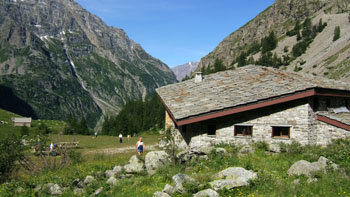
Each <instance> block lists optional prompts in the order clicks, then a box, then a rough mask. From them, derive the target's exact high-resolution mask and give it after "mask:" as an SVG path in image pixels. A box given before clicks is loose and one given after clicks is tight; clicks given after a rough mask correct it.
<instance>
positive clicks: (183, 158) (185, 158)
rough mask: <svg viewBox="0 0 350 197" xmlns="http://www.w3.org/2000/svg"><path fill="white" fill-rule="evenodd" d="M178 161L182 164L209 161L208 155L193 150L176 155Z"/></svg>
mask: <svg viewBox="0 0 350 197" xmlns="http://www.w3.org/2000/svg"><path fill="white" fill-rule="evenodd" d="M176 159H177V160H178V161H180V162H181V163H186V162H189V161H198V160H208V156H207V153H205V152H203V151H201V150H199V149H191V150H190V151H182V152H180V153H178V154H177V155H176Z"/></svg>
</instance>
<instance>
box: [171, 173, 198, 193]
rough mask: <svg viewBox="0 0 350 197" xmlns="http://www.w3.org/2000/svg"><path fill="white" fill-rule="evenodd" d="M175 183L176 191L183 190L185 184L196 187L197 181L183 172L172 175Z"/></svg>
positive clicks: (184, 189)
mask: <svg viewBox="0 0 350 197" xmlns="http://www.w3.org/2000/svg"><path fill="white" fill-rule="evenodd" d="M172 179H173V180H174V183H175V189H176V191H178V192H181V193H183V192H185V191H186V186H190V185H191V186H195V187H198V185H199V183H198V182H197V181H196V180H195V179H194V178H192V177H190V176H187V175H185V174H176V175H174V176H173V177H172Z"/></svg>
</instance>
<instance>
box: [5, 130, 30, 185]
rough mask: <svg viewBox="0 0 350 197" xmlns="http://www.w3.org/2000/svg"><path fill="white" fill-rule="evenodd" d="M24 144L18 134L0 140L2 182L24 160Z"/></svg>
mask: <svg viewBox="0 0 350 197" xmlns="http://www.w3.org/2000/svg"><path fill="white" fill-rule="evenodd" d="M23 151H24V146H23V145H22V143H21V140H20V139H19V137H18V136H16V135H10V136H9V137H7V138H3V139H1V140H0V183H2V182H4V181H7V180H8V179H9V178H10V177H11V174H12V173H13V172H15V171H16V170H17V169H18V165H16V164H17V163H18V162H21V161H23V160H24V153H23Z"/></svg>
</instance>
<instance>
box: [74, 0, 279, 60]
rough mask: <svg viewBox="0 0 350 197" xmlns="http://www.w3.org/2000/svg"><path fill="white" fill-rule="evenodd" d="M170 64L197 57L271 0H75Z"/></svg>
mask: <svg viewBox="0 0 350 197" xmlns="http://www.w3.org/2000/svg"><path fill="white" fill-rule="evenodd" d="M76 2H78V3H79V4H80V5H82V6H83V7H84V8H85V9H87V10H88V11H89V12H91V13H93V14H95V15H97V16H99V17H100V18H101V19H102V20H103V21H104V22H106V23H107V25H110V26H114V27H117V28H121V29H124V31H125V32H126V33H127V34H128V36H129V38H131V39H132V40H134V41H135V42H137V43H139V44H141V46H142V47H143V48H144V49H145V50H146V51H147V52H148V53H149V54H151V55H152V56H153V57H155V58H158V59H160V60H161V61H163V62H164V63H166V64H167V65H168V66H170V67H173V66H177V65H181V64H184V63H186V62H189V61H199V60H200V58H202V57H203V56H205V55H207V54H208V53H209V52H211V51H212V50H214V48H215V47H216V46H217V45H218V44H219V43H220V42H221V41H222V40H223V39H224V38H225V37H226V36H228V35H229V34H230V33H232V32H234V31H235V30H237V29H238V28H239V27H241V26H242V25H244V24H245V23H247V22H248V21H249V20H251V19H253V18H254V17H255V16H256V15H257V14H259V13H260V12H262V11H263V10H265V9H266V8H267V7H268V6H270V5H272V4H273V2H274V0H216V1H215V0H76Z"/></svg>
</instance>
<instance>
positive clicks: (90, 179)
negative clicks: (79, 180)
mask: <svg viewBox="0 0 350 197" xmlns="http://www.w3.org/2000/svg"><path fill="white" fill-rule="evenodd" d="M94 181H95V178H94V177H93V176H86V178H85V180H84V184H85V185H87V184H89V183H92V182H94Z"/></svg>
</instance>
